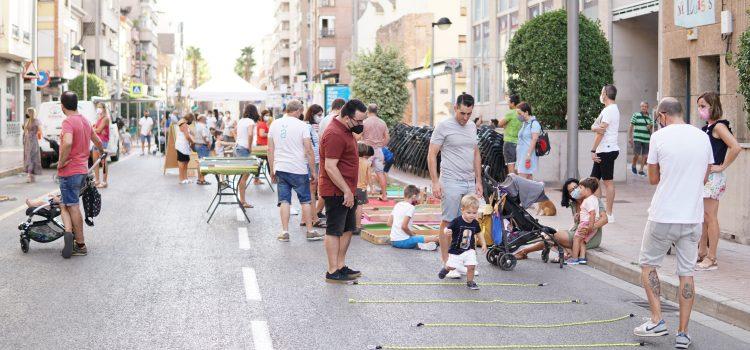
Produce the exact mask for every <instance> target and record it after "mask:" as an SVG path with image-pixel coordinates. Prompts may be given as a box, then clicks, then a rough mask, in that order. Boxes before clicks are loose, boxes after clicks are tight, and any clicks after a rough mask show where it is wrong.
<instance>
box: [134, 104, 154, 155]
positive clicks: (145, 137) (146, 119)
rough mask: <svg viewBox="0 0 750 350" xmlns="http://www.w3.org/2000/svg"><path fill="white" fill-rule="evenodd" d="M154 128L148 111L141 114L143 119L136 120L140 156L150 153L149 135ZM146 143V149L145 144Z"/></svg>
mask: <svg viewBox="0 0 750 350" xmlns="http://www.w3.org/2000/svg"><path fill="white" fill-rule="evenodd" d="M153 128H154V120H153V119H151V117H150V116H149V115H148V110H146V111H145V112H144V113H143V117H141V119H138V130H139V135H140V136H141V155H144V154H146V153H148V152H151V133H152V130H153ZM146 142H148V148H145V147H144V146H145V144H146Z"/></svg>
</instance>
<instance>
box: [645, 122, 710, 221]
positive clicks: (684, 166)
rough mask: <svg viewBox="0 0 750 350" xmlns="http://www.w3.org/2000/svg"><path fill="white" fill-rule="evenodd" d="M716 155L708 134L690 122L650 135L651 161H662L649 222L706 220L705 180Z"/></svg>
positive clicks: (649, 162) (652, 162) (655, 162)
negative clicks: (704, 208) (704, 202)
mask: <svg viewBox="0 0 750 350" xmlns="http://www.w3.org/2000/svg"><path fill="white" fill-rule="evenodd" d="M713 162H714V156H713V152H712V151H711V143H710V142H709V140H708V136H707V135H706V134H705V133H703V132H702V131H701V130H700V129H698V128H696V127H694V126H692V125H690V124H674V125H669V126H667V127H665V128H662V129H660V130H659V131H657V132H655V133H654V134H653V135H651V142H650V144H649V152H648V164H659V169H660V174H661V178H660V180H659V185H658V186H657V187H656V192H655V193H654V198H653V199H651V207H650V208H649V209H648V213H649V215H648V219H649V221H654V222H659V223H664V224H699V223H702V222H703V185H704V184H703V179H704V178H705V176H706V171H707V170H708V166H709V165H711V164H713Z"/></svg>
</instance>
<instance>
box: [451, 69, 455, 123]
mask: <svg viewBox="0 0 750 350" xmlns="http://www.w3.org/2000/svg"><path fill="white" fill-rule="evenodd" d="M455 101H456V67H451V103H455ZM450 111H451V115H453V114H454V113H453V108H450ZM454 117H455V115H454Z"/></svg>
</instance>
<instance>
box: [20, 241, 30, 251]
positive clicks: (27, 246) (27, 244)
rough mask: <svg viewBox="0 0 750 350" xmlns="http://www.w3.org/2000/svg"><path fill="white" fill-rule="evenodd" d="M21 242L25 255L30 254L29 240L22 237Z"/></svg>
mask: <svg viewBox="0 0 750 350" xmlns="http://www.w3.org/2000/svg"><path fill="white" fill-rule="evenodd" d="M20 241H21V251H22V252H24V253H28V252H29V239H28V238H23V237H21V239H20Z"/></svg>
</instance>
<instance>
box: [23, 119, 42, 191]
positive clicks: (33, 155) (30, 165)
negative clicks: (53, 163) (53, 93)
mask: <svg viewBox="0 0 750 350" xmlns="http://www.w3.org/2000/svg"><path fill="white" fill-rule="evenodd" d="M26 118H27V119H26V123H24V124H23V171H24V172H26V174H28V178H27V179H26V182H28V183H32V182H34V181H35V179H34V175H41V174H42V156H41V151H40V150H39V139H40V138H41V134H42V131H41V130H42V126H41V124H40V123H39V120H38V119H37V118H36V109H34V108H33V107H29V108H28V109H26Z"/></svg>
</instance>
